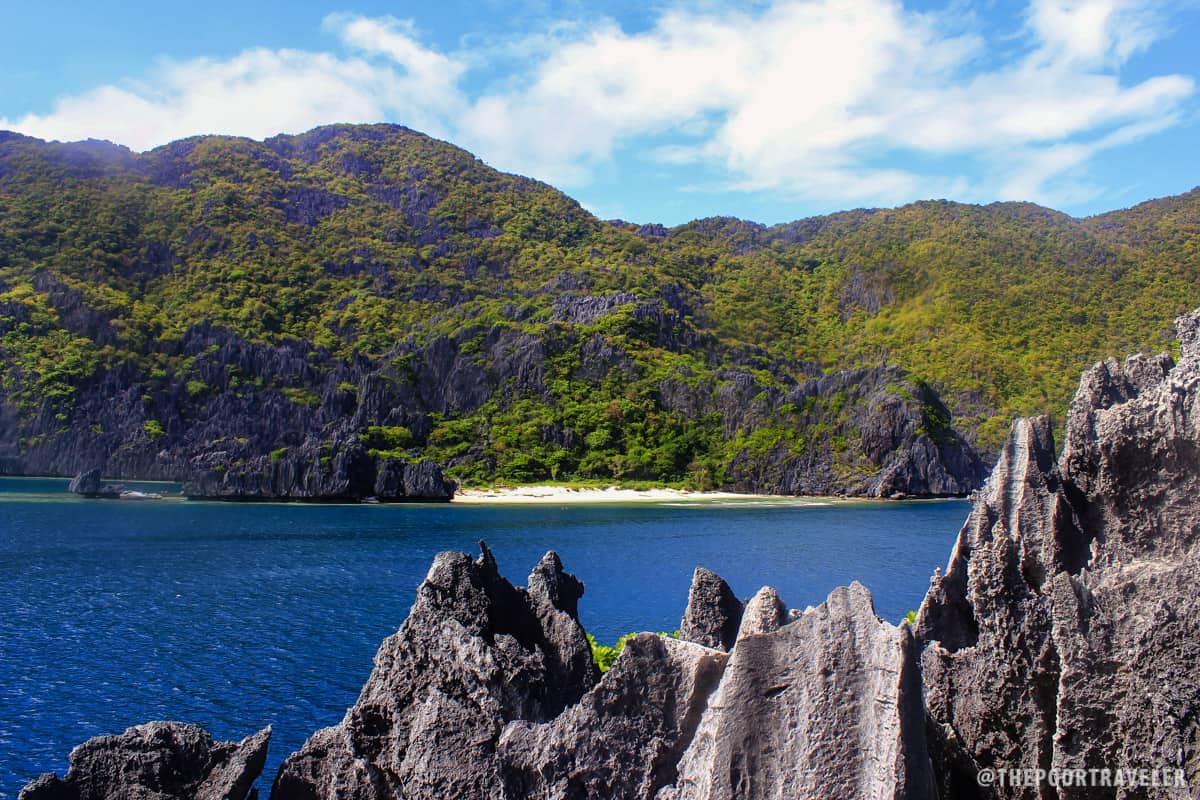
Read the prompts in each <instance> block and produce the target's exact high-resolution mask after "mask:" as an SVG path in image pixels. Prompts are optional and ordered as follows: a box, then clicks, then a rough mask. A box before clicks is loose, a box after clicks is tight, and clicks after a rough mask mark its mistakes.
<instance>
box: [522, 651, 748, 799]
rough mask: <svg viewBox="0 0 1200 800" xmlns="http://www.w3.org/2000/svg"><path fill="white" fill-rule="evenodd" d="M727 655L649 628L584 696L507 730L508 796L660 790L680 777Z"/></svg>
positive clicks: (603, 795)
mask: <svg viewBox="0 0 1200 800" xmlns="http://www.w3.org/2000/svg"><path fill="white" fill-rule="evenodd" d="M726 658H727V656H726V655H725V654H724V653H719V652H715V651H713V650H711V649H709V648H705V647H701V646H699V645H696V644H693V643H691V642H684V641H680V640H678V639H671V638H668V637H664V636H658V635H656V634H652V633H643V634H640V635H638V636H635V637H634V638H633V639H631V640H629V641H628V642H626V644H625V648H624V649H623V650H622V651H621V656H620V657H619V658H618V659H617V661H616V664H614V665H613V667H612V669H610V670H609V671H608V672H606V673H605V674H604V678H603V679H602V680H601V681H600V683H599V684H598V685H597V686H596V687H595V688H594V689H593V690H592V691H590V692H588V693H587V694H586V695H584V696H583V698H582V699H581V700H580V701H579V703H578V704H576V705H574V706H572V707H571V708H569V709H567V710H566V711H564V712H563V713H562V714H561V715H560V716H559V717H557V718H556V719H554V720H553V721H551V722H546V723H543V724H540V725H539V724H534V723H529V722H523V721H522V722H513V723H510V724H509V725H508V727H506V728H505V729H504V733H503V734H502V736H501V738H500V743H499V755H500V759H501V761H502V762H503V772H504V781H505V783H504V789H505V795H504V796H505V798H511V799H512V800H517V799H518V798H532V797H538V798H556V799H561V800H566V799H567V798H595V800H609V798H647V799H648V798H653V797H654V796H655V794H656V792H657V791H658V789H659V788H661V787H663V786H666V785H668V784H669V783H671V782H673V781H674V780H675V769H676V764H677V763H678V761H679V758H680V756H681V755H682V753H683V751H684V749H685V748H686V747H687V745H688V744H689V743H690V742H691V739H692V736H693V734H694V733H695V730H696V725H697V724H698V723H699V721H700V715H701V714H702V712H703V711H704V708H705V706H706V704H707V701H708V698H709V695H710V694H711V693H712V691H713V689H714V688H716V685H717V681H718V680H719V679H720V677H721V671H722V669H723V667H724V666H725V660H726Z"/></svg>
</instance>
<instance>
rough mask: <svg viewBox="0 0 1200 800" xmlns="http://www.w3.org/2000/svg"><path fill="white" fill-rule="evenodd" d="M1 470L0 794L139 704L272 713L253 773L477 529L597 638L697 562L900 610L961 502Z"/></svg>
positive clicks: (922, 581) (357, 677)
mask: <svg viewBox="0 0 1200 800" xmlns="http://www.w3.org/2000/svg"><path fill="white" fill-rule="evenodd" d="M65 488H66V482H65V481H56V480H35V479H0V583H2V585H3V591H2V592H0V797H4V798H15V797H16V795H17V792H18V790H19V789H20V787H21V786H22V785H23V784H24V783H25V782H26V781H27V780H29V779H31V778H33V777H35V776H36V775H37V774H38V773H39V772H42V771H46V770H55V771H58V772H59V773H60V774H61V773H62V772H63V771H64V770H65V769H66V767H67V755H68V753H69V752H70V750H71V748H72V747H74V746H75V745H76V744H78V743H80V742H82V741H84V740H85V739H87V738H89V737H91V736H96V735H99V734H108V733H117V732H120V731H122V730H124V729H125V728H126V727H128V726H129V725H132V724H136V723H139V722H144V721H147V720H151V719H178V720H183V721H185V722H192V723H195V724H198V725H201V726H203V727H205V728H207V729H208V730H209V731H210V732H211V733H212V734H213V735H214V736H216V737H217V738H221V739H237V738H241V737H242V736H245V735H247V734H250V733H252V732H254V731H256V730H258V729H259V728H261V727H262V726H264V725H266V724H267V723H271V724H272V725H274V726H275V735H274V738H273V740H272V742H271V756H270V759H269V761H268V764H267V768H266V770H265V771H264V777H263V779H262V780H260V788H261V789H263V790H264V792H265V790H266V789H267V788H268V787H269V786H270V782H271V779H272V778H273V776H274V774H275V771H276V770H277V768H278V765H279V762H280V761H282V759H283V758H284V757H285V756H286V755H287V754H288V753H290V752H292V751H293V750H295V749H296V748H297V747H299V746H300V744H301V743H302V742H303V741H304V739H305V738H307V736H308V735H309V734H310V733H312V732H313V731H314V730H316V729H317V728H320V727H324V726H326V725H331V724H334V723H336V722H338V721H339V720H340V719H341V717H342V714H343V713H344V712H345V709H346V708H347V707H348V706H350V705H352V704H353V703H354V700H355V698H356V697H357V695H358V690H359V688H360V687H361V685H362V683H363V681H364V680H365V679H366V677H367V675H368V673H369V672H370V670H371V659H372V657H373V655H374V653H375V650H376V648H377V647H378V645H379V642H380V641H381V640H382V639H383V638H384V637H385V636H387V635H389V634H391V633H392V632H394V631H395V630H396V628H397V627H398V626H399V625H400V623H401V622H402V621H403V620H404V617H405V616H406V614H407V612H408V607H409V605H410V604H411V603H412V600H413V597H414V594H415V589H416V586H417V584H418V583H420V581H421V579H422V578H423V577H424V575H425V571H426V570H427V568H428V566H429V562H430V560H431V559H432V558H433V556H434V554H436V553H437V552H438V551H441V550H447V549H459V550H467V551H470V552H475V551H476V542H477V541H478V540H479V539H481V538H482V539H486V540H487V542H488V544H489V545H490V546H491V548H492V549H493V551H494V552H495V554H496V558H497V560H498V561H499V563H500V568H501V570H503V571H504V573H505V574H506V575H507V576H508V577H509V578H510V579H512V580H513V581H514V582H515V583H519V584H520V583H524V580H525V576H526V575H527V574H528V572H529V570H530V568H531V567H533V565H534V564H535V563H536V562H537V561H538V559H539V558H540V557H541V556H542V554H543V553H544V552H545V551H546V550H548V549H554V550H557V551H558V553H559V554H560V555H561V556H562V559H563V562H564V563H565V565H566V567H567V569H568V570H570V571H572V572H574V573H575V574H576V575H578V576H579V577H580V578H581V579H582V580H583V581H584V582H585V583H586V585H587V592H586V594H585V596H584V598H583V600H582V601H581V608H580V615H581V617H582V620H583V623H584V625H585V627H586V628H587V629H588V630H589V631H590V632H592V633H594V634H595V635H596V636H597V637H598V638H599V639H600V641H602V642H611V641H612V640H613V639H615V638H616V637H617V636H618V635H620V634H622V633H625V632H628V631H633V630H674V629H675V628H677V627H678V626H679V618H680V616H681V615H682V613H683V610H684V606H685V605H686V602H687V591H688V585H689V582H690V578H691V573H692V569H693V568H694V567H695V566H696V565H697V564H702V565H704V566H706V567H709V568H710V569H713V570H715V571H716V572H717V573H719V574H721V575H722V576H724V577H725V578H726V579H727V580H728V581H729V583H730V584H731V585H732V586H733V588H734V590H735V591H736V592H737V593H738V594H739V595H741V596H749V595H751V594H753V593H754V592H755V591H756V590H757V589H758V588H759V587H760V586H763V585H768V584H769V585H772V586H774V587H775V588H776V589H778V590H779V592H780V594H781V595H782V597H783V599H784V600H785V601H786V602H787V603H788V604H789V605H790V606H792V607H799V608H803V607H805V606H807V605H811V604H816V603H819V602H821V601H822V600H823V599H824V598H825V596H826V595H827V594H828V592H829V591H830V590H831V589H833V588H834V587H836V586H838V585H839V584H843V583H847V582H849V581H851V580H855V579H857V580H859V581H862V582H863V583H865V584H866V585H867V586H868V587H870V589H871V590H872V592H873V593H874V596H875V607H876V611H877V613H879V615H880V616H882V617H884V618H885V619H888V620H891V621H896V620H898V619H900V618H901V617H903V615H904V613H905V612H906V611H907V610H908V609H911V608H916V607H917V605H918V604H919V603H920V601H921V598H922V597H923V596H924V593H925V589H926V588H927V587H928V585H929V575H930V574H931V572H932V571H933V568H934V567H938V566H944V565H945V563H946V560H947V558H948V557H949V554H950V549H951V547H952V545H953V543H954V538H955V536H956V534H957V532H958V529H959V527H960V526H961V524H962V521H963V519H964V518H965V517H966V514H967V510H968V509H967V504H966V502H965V501H956V502H924V503H886V504H885V503H878V504H866V503H864V504H837V505H828V506H811V505H799V504H795V503H775V502H771V503H751V504H746V503H740V502H737V503H721V504H707V503H705V504H674V505H636V506H633V505H623V506H599V505H596V506H573V507H558V506H499V507H497V506H491V507H482V506H446V505H437V506H299V505H239V504H225V503H188V502H185V501H181V500H163V501H159V502H146V503H129V502H117V501H102V500H94V501H87V500H82V499H77V498H74V497H70V496H68V495H66V494H65V493H64V492H65Z"/></svg>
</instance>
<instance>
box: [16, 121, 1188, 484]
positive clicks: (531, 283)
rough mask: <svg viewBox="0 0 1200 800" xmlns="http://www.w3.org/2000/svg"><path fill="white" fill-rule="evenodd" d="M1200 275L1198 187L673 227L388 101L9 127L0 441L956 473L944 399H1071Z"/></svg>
mask: <svg viewBox="0 0 1200 800" xmlns="http://www.w3.org/2000/svg"><path fill="white" fill-rule="evenodd" d="M1198 278H1200V193H1198V192H1197V191H1193V192H1190V193H1188V194H1185V195H1181V196H1178V197H1173V198H1167V199H1163V200H1157V201H1152V202H1150V203H1145V204H1142V205H1140V206H1137V207H1135V208H1132V209H1129V210H1126V211H1118V212H1113V213H1110V214H1105V215H1101V216H1098V217H1092V218H1088V219H1082V220H1080V219H1073V218H1071V217H1068V216H1065V215H1063V214H1059V213H1057V212H1054V211H1050V210H1047V209H1044V208H1040V207H1038V206H1035V205H1030V204H1020V203H1004V204H993V205H989V206H970V205H962V204H956V203H949V202H941V201H938V202H922V203H915V204H912V205H909V206H905V207H902V208H898V209H892V210H859V211H849V212H844V213H839V214H834V215H831V216H827V217H819V218H813V219H806V220H801V221H798V222H793V223H788V224H784V225H776V226H772V227H764V226H762V225H757V224H754V223H750V222H743V221H740V220H736V219H729V218H716V219H705V220H699V221H696V222H692V223H689V224H687V225H683V226H679V227H677V228H670V229H668V228H664V227H662V226H658V225H643V226H638V225H632V224H627V223H623V222H604V221H601V220H598V219H596V218H594V217H593V216H592V215H590V214H588V213H587V212H586V211H584V210H583V209H582V208H581V207H580V206H579V205H578V204H577V203H576V202H575V201H573V200H571V199H570V198H568V197H567V196H565V195H563V194H562V193H560V192H558V191H556V190H554V189H553V188H551V187H549V186H546V185H545V184H541V183H538V182H536V181H532V180H529V179H526V178H521V177H517V176H512V175H507V174H503V173H500V172H497V171H495V170H493V169H491V168H489V167H487V166H486V165H484V164H483V163H482V162H480V161H479V160H477V159H475V158H474V157H473V156H472V155H470V154H469V153H467V152H465V151H463V150H461V149H458V148H456V147H453V146H451V145H448V144H446V143H443V142H439V141H436V140H434V139H431V138H428V137H426V136H423V135H421V134H418V133H415V132H412V131H409V130H407V129H404V128H400V127H396V126H383V125H373V126H333V127H326V128H319V129H317V130H314V131H311V132H309V133H307V134H303V135H300V136H280V137H276V138H274V139H269V140H267V141H265V142H254V141H250V140H246V139H237V138H229V137H199V138H193V139H187V140H184V141H180V142H176V143H173V144H170V145H167V146H165V147H162V148H159V149H156V150H153V151H150V152H148V153H145V154H135V153H132V152H130V151H128V150H126V149H124V148H120V147H117V146H114V145H111V144H107V143H103V142H82V143H74V144H57V143H51V144H48V143H45V142H41V141H38V140H35V139H31V138H28V137H24V136H20V135H16V134H7V133H0V370H2V376H3V377H2V382H0V392H2V395H3V396H2V397H0V400H2V402H0V470H3V471H7V472H17V473H20V472H26V473H59V474H70V473H73V472H75V471H77V470H80V469H83V468H86V467H88V466H92V465H104V466H105V469H106V471H107V472H110V473H112V474H114V475H125V476H131V477H132V476H138V477H172V478H182V477H184V476H186V475H188V474H191V473H194V472H196V471H198V470H202V471H207V472H208V473H209V475H210V476H212V477H214V478H222V476H226V477H225V478H223V479H228V476H233V475H236V474H241V473H247V474H250V473H254V474H259V473H264V472H269V473H272V474H273V475H274V477H273V478H272V480H275V481H276V482H278V481H279V480H281V478H280V476H279V475H278V473H279V472H280V471H281V470H282V471H284V472H286V473H287V475H285V476H284V477H285V478H286V477H287V476H290V475H293V473H295V472H296V471H297V470H299V472H301V473H303V472H304V471H305V470H308V471H310V472H311V471H313V470H316V471H320V470H323V469H324V470H329V469H334V468H335V467H336V465H337V464H338V463H340V462H339V459H341V460H345V459H346V458H351V457H352V456H353V457H359V456H361V454H362V453H366V454H367V455H368V456H369V458H370V459H374V461H375V463H376V464H378V463H382V462H381V460H383V461H388V462H397V463H412V462H416V461H419V460H421V459H426V458H428V459H432V460H433V461H435V462H437V463H438V464H440V465H442V466H444V467H445V468H446V469H447V471H448V472H449V474H451V475H452V476H455V477H458V478H460V479H462V480H464V481H466V482H468V483H474V482H482V481H489V480H502V481H522V482H527V481H533V480H538V479H550V478H553V479H558V480H566V479H601V480H608V479H620V480H652V481H658V482H681V483H686V484H689V485H693V486H704V487H714V486H727V487H732V488H739V489H756V490H760V491H780V492H842V491H845V492H850V493H875V494H880V493H883V494H890V493H893V492H902V493H910V494H926V493H933V494H939V493H948V492H956V491H962V490H965V489H966V488H969V487H970V486H972V485H975V484H977V483H978V480H979V477H980V475H981V474H982V472H981V470H980V469H979V468H978V464H977V463H976V462H974V461H973V454H972V453H971V450H970V447H968V446H967V445H966V444H965V443H964V441H962V440H961V439H960V438H959V436H958V434H957V433H956V431H958V432H961V433H962V435H963V437H964V438H965V440H966V442H970V443H972V444H975V445H976V446H977V448H978V449H979V450H980V451H982V452H984V453H985V454H986V453H990V452H993V451H994V450H995V448H996V447H998V445H999V443H1000V442H1001V441H1002V439H1003V436H1004V434H1005V433H1006V431H1007V428H1008V425H1009V422H1010V420H1011V418H1012V417H1013V416H1014V415H1017V414H1030V413H1040V412H1045V413H1050V414H1053V415H1055V416H1057V417H1061V415H1062V414H1063V413H1064V412H1065V408H1066V404H1067V401H1068V399H1069V397H1070V396H1071V394H1072V392H1073V390H1074V387H1075V383H1076V381H1077V376H1078V374H1079V372H1080V369H1081V368H1082V367H1083V366H1084V365H1085V364H1087V363H1090V362H1092V361H1094V360H1096V359H1098V358H1102V357H1106V356H1110V355H1116V354H1121V353H1125V352H1128V351H1136V350H1162V349H1165V348H1168V347H1169V346H1170V344H1171V330H1172V320H1173V319H1174V317H1175V316H1176V315H1178V314H1180V313H1182V312H1184V311H1186V310H1187V309H1189V308H1192V307H1194V306H1196V305H1197V304H1198V303H1200V288H1198V284H1197V279H1198ZM943 401H944V404H943ZM950 412H952V413H953V422H951V418H950ZM355 454H358V455H357V456H356V455H355ZM351 460H353V459H352V458H351ZM331 465H332V466H331ZM285 467H286V469H285Z"/></svg>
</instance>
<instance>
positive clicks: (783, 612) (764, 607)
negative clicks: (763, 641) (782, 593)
mask: <svg viewBox="0 0 1200 800" xmlns="http://www.w3.org/2000/svg"><path fill="white" fill-rule="evenodd" d="M786 622H788V616H787V606H785V605H784V604H783V601H782V600H781V599H779V594H778V593H777V592H776V591H775V590H774V589H772V588H771V587H770V586H764V587H763V588H761V589H759V590H758V592H757V593H756V594H755V595H754V597H751V598H750V602H748V603H746V608H745V609H744V610H743V611H742V622H741V625H739V626H738V631H737V640H738V641H739V642H740V641H741V640H742V639H745V638H746V637H747V636H757V635H759V634H763V633H772V632H774V631H777V630H779V628H780V627H782V626H783V625H784V624H785V623H786Z"/></svg>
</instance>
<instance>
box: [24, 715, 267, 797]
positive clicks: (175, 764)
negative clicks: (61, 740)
mask: <svg viewBox="0 0 1200 800" xmlns="http://www.w3.org/2000/svg"><path fill="white" fill-rule="evenodd" d="M270 741H271V729H270V727H267V728H264V729H263V730H261V731H259V732H258V733H256V734H254V735H253V736H248V737H246V738H245V739H243V740H242V741H240V742H214V741H213V739H212V737H211V736H209V735H208V734H207V733H206V732H204V731H203V730H201V729H200V728H197V727H196V726H194V725H184V724H183V723H180V722H150V723H147V724H145V725H137V726H135V727H132V728H129V729H128V730H126V731H125V732H124V733H122V734H120V735H118V736H97V737H96V738H94V739H89V740H88V741H86V742H84V743H83V744H81V745H79V746H78V747H76V748H75V749H74V750H72V751H71V766H70V769H69V770H68V771H67V775H66V777H65V778H59V777H58V776H57V775H54V774H53V773H46V774H44V775H42V776H41V777H40V778H38V779H37V780H35V781H34V782H33V783H31V784H29V785H28V786H26V787H25V788H24V789H23V790H22V791H21V794H20V800H116V798H129V800H135V799H136V800H246V798H254V797H256V796H257V795H258V791H257V790H256V789H255V788H254V782H255V781H256V780H258V776H259V773H260V772H262V768H263V764H264V763H266V759H267V746H268V745H269V744H270Z"/></svg>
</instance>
